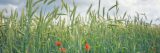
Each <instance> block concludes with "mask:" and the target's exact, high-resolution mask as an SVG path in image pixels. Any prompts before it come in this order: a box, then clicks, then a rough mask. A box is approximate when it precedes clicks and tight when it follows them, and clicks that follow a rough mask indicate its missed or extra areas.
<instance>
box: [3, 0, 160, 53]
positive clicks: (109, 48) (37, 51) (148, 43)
mask: <svg viewBox="0 0 160 53" xmlns="http://www.w3.org/2000/svg"><path fill="white" fill-rule="evenodd" d="M26 1H27V3H26V9H23V10H22V11H21V14H20V15H18V12H17V11H16V10H15V11H12V12H11V15H10V16H5V15H4V10H3V11H0V53H61V52H60V50H59V48H60V47H57V46H56V45H55V42H56V41H61V42H62V46H61V47H64V48H66V53H87V51H86V50H85V43H86V42H88V43H89V44H90V47H91V48H90V51H89V52H88V53H159V52H160V45H159V44H160V33H159V32H160V30H158V29H160V27H159V26H154V25H152V21H151V22H150V23H147V22H145V21H143V20H142V19H141V17H140V14H139V13H137V15H136V16H135V17H129V15H128V14H127V12H125V13H124V15H123V16H118V15H115V16H111V15H110V14H109V11H111V10H112V9H116V14H118V10H119V7H118V5H119V4H118V1H116V4H115V5H113V6H112V7H111V8H109V10H108V12H107V14H106V13H105V9H106V8H105V7H103V9H102V10H103V12H102V15H101V11H100V10H101V6H100V0H99V4H98V10H97V11H96V10H92V4H91V5H90V6H89V8H88V10H87V12H86V15H85V16H86V17H84V16H81V15H80V14H78V13H77V12H76V10H77V7H78V6H76V5H75V4H74V7H73V8H70V6H69V5H68V4H67V3H65V1H64V0H61V2H62V6H60V7H55V8H54V9H53V10H52V12H48V13H46V15H44V14H43V12H44V11H43V10H42V9H41V10H40V13H39V15H37V14H35V13H36V12H37V11H38V9H39V6H38V3H40V2H42V3H44V4H48V5H50V4H52V3H53V2H54V1H55V0H37V1H34V2H33V0H26ZM73 3H74V2H73ZM36 6H38V7H36ZM34 7H35V8H36V9H35V8H34ZM60 9H61V10H65V11H66V12H62V11H61V10H60ZM97 12H98V13H97ZM64 16H66V17H64ZM127 16H128V17H127ZM19 17H20V18H19ZM63 17H64V19H63ZM145 17H146V16H145ZM18 18H19V19H18ZM101 18H103V19H101ZM130 18H135V19H134V20H131V19H130ZM67 19H70V20H67ZM84 19H89V21H86V20H84ZM57 20H58V21H57ZM55 21H57V23H53V22H55Z"/></svg>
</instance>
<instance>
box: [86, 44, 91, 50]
mask: <svg viewBox="0 0 160 53" xmlns="http://www.w3.org/2000/svg"><path fill="white" fill-rule="evenodd" d="M85 49H86V51H89V50H90V45H89V44H88V43H86V44H85Z"/></svg>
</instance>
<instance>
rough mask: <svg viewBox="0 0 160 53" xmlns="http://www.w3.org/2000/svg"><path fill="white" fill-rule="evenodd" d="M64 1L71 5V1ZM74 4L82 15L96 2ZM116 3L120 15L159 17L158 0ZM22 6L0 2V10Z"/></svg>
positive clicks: (106, 2)
mask: <svg viewBox="0 0 160 53" xmlns="http://www.w3.org/2000/svg"><path fill="white" fill-rule="evenodd" d="M65 1H67V2H68V3H71V2H70V1H71V0H65ZM115 1H116V0H101V5H102V6H104V7H106V9H108V8H109V7H111V6H112V5H114V4H115ZM75 2H76V4H77V6H78V9H77V12H79V13H82V14H83V13H84V12H85V11H86V10H87V9H88V7H89V5H90V3H92V4H93V8H95V9H96V8H97V5H98V0H75ZM118 2H119V4H120V14H122V13H124V12H125V11H127V12H128V13H129V14H130V15H135V12H139V13H146V15H147V16H148V17H149V19H157V18H159V17H160V10H159V9H160V0H118ZM55 4H57V5H59V4H60V0H57V1H56V2H55ZM70 5H71V4H70ZM24 6H25V0H0V9H5V8H6V9H7V10H11V9H13V10H15V9H17V10H18V11H19V12H20V11H21V10H22V8H24ZM44 7H45V6H44ZM51 9H52V8H51V7H46V11H49V10H51ZM156 23H157V22H156ZM158 23H159V22H158Z"/></svg>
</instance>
